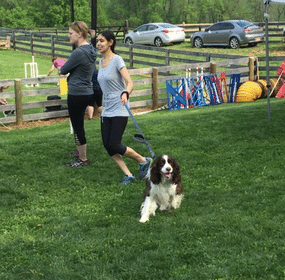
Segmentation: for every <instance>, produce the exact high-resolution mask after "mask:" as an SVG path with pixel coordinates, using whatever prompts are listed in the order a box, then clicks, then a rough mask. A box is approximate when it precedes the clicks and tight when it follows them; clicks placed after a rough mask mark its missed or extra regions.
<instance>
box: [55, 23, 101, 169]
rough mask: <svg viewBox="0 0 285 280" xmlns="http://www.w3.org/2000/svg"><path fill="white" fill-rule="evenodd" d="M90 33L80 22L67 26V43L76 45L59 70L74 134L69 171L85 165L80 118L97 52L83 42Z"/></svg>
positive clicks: (90, 95) (89, 96)
mask: <svg viewBox="0 0 285 280" xmlns="http://www.w3.org/2000/svg"><path fill="white" fill-rule="evenodd" d="M88 33H90V31H89V30H88V27H87V25H86V23H84V22H83V21H75V22H73V23H71V25H70V26H69V41H70V43H71V44H75V45H76V49H75V50H74V51H73V52H72V53H71V55H70V57H69V58H68V60H67V61H66V63H65V64H64V65H63V66H62V67H61V68H60V72H61V74H68V73H69V76H68V78H67V82H68V97H67V104H68V112H69V117H70V120H71V124H72V127H73V130H74V137H75V144H76V148H77V149H76V152H75V153H72V155H74V157H75V158H76V160H75V162H71V163H67V166H69V167H79V166H87V165H89V160H88V159H87V155H86V148H87V141H86V138H85V130H84V115H85V110H86V108H87V106H88V105H93V98H94V94H93V88H92V84H91V78H92V75H93V72H94V69H95V60H96V57H97V52H96V50H95V49H94V47H93V46H92V45H91V44H89V43H88V42H87V36H88Z"/></svg>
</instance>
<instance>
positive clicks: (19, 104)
mask: <svg viewBox="0 0 285 280" xmlns="http://www.w3.org/2000/svg"><path fill="white" fill-rule="evenodd" d="M14 86H15V102H16V124H17V125H21V124H23V93H22V82H21V80H20V79H16V80H15V82H14Z"/></svg>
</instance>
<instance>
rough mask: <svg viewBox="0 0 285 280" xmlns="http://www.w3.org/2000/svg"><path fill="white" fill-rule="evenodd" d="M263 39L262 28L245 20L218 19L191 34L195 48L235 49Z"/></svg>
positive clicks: (251, 44)
mask: <svg viewBox="0 0 285 280" xmlns="http://www.w3.org/2000/svg"><path fill="white" fill-rule="evenodd" d="M263 41H264V33H263V28H261V27H259V26H257V25H255V24H253V23H251V22H249V21H246V20H225V21H220V22H217V23H214V24H213V25H211V26H210V27H207V28H206V29H205V31H199V32H195V33H194V34H193V35H192V36H191V43H192V45H193V46H194V47H196V48H201V47H203V46H230V47H231V48H232V49H236V48H238V47H239V46H241V45H245V44H248V45H250V46H255V45H257V43H260V42H263Z"/></svg>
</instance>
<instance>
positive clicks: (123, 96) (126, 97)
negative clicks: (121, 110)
mask: <svg viewBox="0 0 285 280" xmlns="http://www.w3.org/2000/svg"><path fill="white" fill-rule="evenodd" d="M128 100H129V93H128V92H127V91H126V90H125V91H123V92H122V94H121V102H122V105H124V104H125V103H127V102H128Z"/></svg>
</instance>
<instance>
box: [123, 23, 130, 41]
mask: <svg viewBox="0 0 285 280" xmlns="http://www.w3.org/2000/svg"><path fill="white" fill-rule="evenodd" d="M128 32H129V21H128V20H127V19H126V20H125V25H124V38H125V36H126V35H127V34H128Z"/></svg>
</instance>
